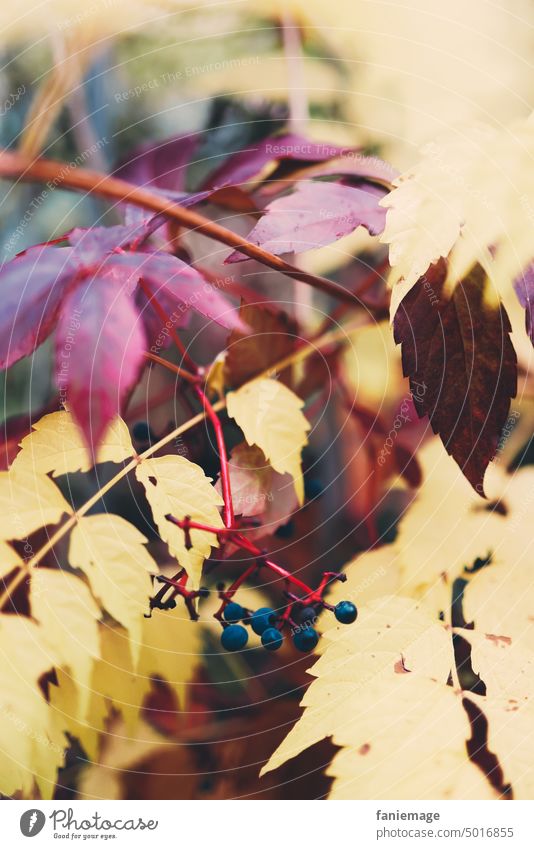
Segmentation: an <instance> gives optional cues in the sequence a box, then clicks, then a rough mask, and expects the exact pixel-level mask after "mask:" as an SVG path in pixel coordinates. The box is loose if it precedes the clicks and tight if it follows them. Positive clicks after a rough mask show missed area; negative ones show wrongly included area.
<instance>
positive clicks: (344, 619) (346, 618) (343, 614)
mask: <svg viewBox="0 0 534 849" xmlns="http://www.w3.org/2000/svg"><path fill="white" fill-rule="evenodd" d="M334 616H335V617H336V619H337V621H338V622H341V624H342V625H350V624H351V623H352V622H354V621H355V620H356V617H357V616H358V610H357V608H356V605H355V604H353V603H352V601H340V602H338V603H337V604H336V606H335V608H334Z"/></svg>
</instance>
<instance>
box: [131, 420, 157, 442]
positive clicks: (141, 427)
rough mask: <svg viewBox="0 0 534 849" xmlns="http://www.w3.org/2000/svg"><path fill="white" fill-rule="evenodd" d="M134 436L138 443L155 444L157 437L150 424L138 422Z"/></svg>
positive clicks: (133, 432)
mask: <svg viewBox="0 0 534 849" xmlns="http://www.w3.org/2000/svg"><path fill="white" fill-rule="evenodd" d="M132 436H133V438H134V439H135V440H136V441H137V442H153V441H154V439H155V437H154V434H153V432H152V430H151V427H150V425H149V423H148V422H136V423H135V424H134V426H133V428H132Z"/></svg>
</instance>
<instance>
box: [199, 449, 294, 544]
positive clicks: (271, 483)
mask: <svg viewBox="0 0 534 849" xmlns="http://www.w3.org/2000/svg"><path fill="white" fill-rule="evenodd" d="M228 470H229V472H230V487H231V490H232V503H233V506H234V513H235V515H236V516H246V517H252V518H254V520H255V524H257V525H258V527H254V528H251V529H247V538H248V539H251V540H254V539H260V538H261V537H263V536H266V535H267V534H274V532H275V531H276V530H277V529H278V528H279V527H280V526H281V525H284V524H285V523H286V522H287V521H288V519H289V517H290V516H291V514H292V513H293V512H294V511H295V510H296V508H297V506H298V501H297V494H296V492H295V485H294V483H293V479H292V478H291V475H289V474H285V475H281V474H280V473H279V472H275V471H274V469H273V468H272V466H271V465H270V464H269V463H268V462H267V461H266V459H265V455H264V453H263V451H262V450H261V448H258V447H257V446H250V445H247V443H246V442H241V443H240V444H239V445H236V447H235V448H234V449H233V451H232V454H231V456H230V459H229V462H228ZM216 489H217V491H218V492H219V493H220V492H221V491H222V489H221V481H220V478H219V479H218V481H217V484H216Z"/></svg>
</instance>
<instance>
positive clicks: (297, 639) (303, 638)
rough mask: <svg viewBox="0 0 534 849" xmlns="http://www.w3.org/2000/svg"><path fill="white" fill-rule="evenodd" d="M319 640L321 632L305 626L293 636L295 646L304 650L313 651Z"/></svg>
mask: <svg viewBox="0 0 534 849" xmlns="http://www.w3.org/2000/svg"><path fill="white" fill-rule="evenodd" d="M318 642H319V634H318V633H317V631H316V630H315V628H303V629H302V631H297V633H296V634H295V636H294V637H293V643H294V644H295V648H296V649H298V650H299V651H302V652H308V651H313V650H314V648H315V646H316V645H317V643H318Z"/></svg>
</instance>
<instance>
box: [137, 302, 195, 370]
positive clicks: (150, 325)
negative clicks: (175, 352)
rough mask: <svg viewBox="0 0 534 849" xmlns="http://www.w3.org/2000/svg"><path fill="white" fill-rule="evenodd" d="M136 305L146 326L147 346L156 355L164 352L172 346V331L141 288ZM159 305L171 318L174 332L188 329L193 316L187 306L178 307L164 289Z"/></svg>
mask: <svg viewBox="0 0 534 849" xmlns="http://www.w3.org/2000/svg"><path fill="white" fill-rule="evenodd" d="M135 303H136V304H137V308H138V310H139V313H140V315H141V317H142V319H143V324H144V325H145V330H146V335H147V344H148V346H149V348H150V350H151V351H152V353H154V354H158V353H159V352H160V351H162V350H163V351H164V350H166V349H167V348H169V347H170V346H171V344H172V338H171V334H170V329H171V328H169V327H168V326H166V325H167V322H165V324H164V323H163V322H162V320H161V318H160V317H159V315H158V313H157V312H156V310H155V309H154V307H153V306H152V305H151V304H150V303H149V300H148V298H147V296H146V295H145V293H144V292H143V290H142V289H141V288H140V287H139V288H138V290H137V292H136V294H135ZM158 304H159V305H160V306H161V307H162V309H164V310H165V312H166V314H167V315H168V316H169V320H170V322H171V323H172V328H173V329H174V330H179V329H181V328H184V327H187V326H188V324H189V319H190V316H191V312H190V310H189V309H188V308H187V307H186V306H185V305H179V306H178V308H177V306H176V301H175V300H174V299H173V298H171V297H170V296H169V295H167V294H166V293H165V290H164V289H160V290H159V293H158Z"/></svg>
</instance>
